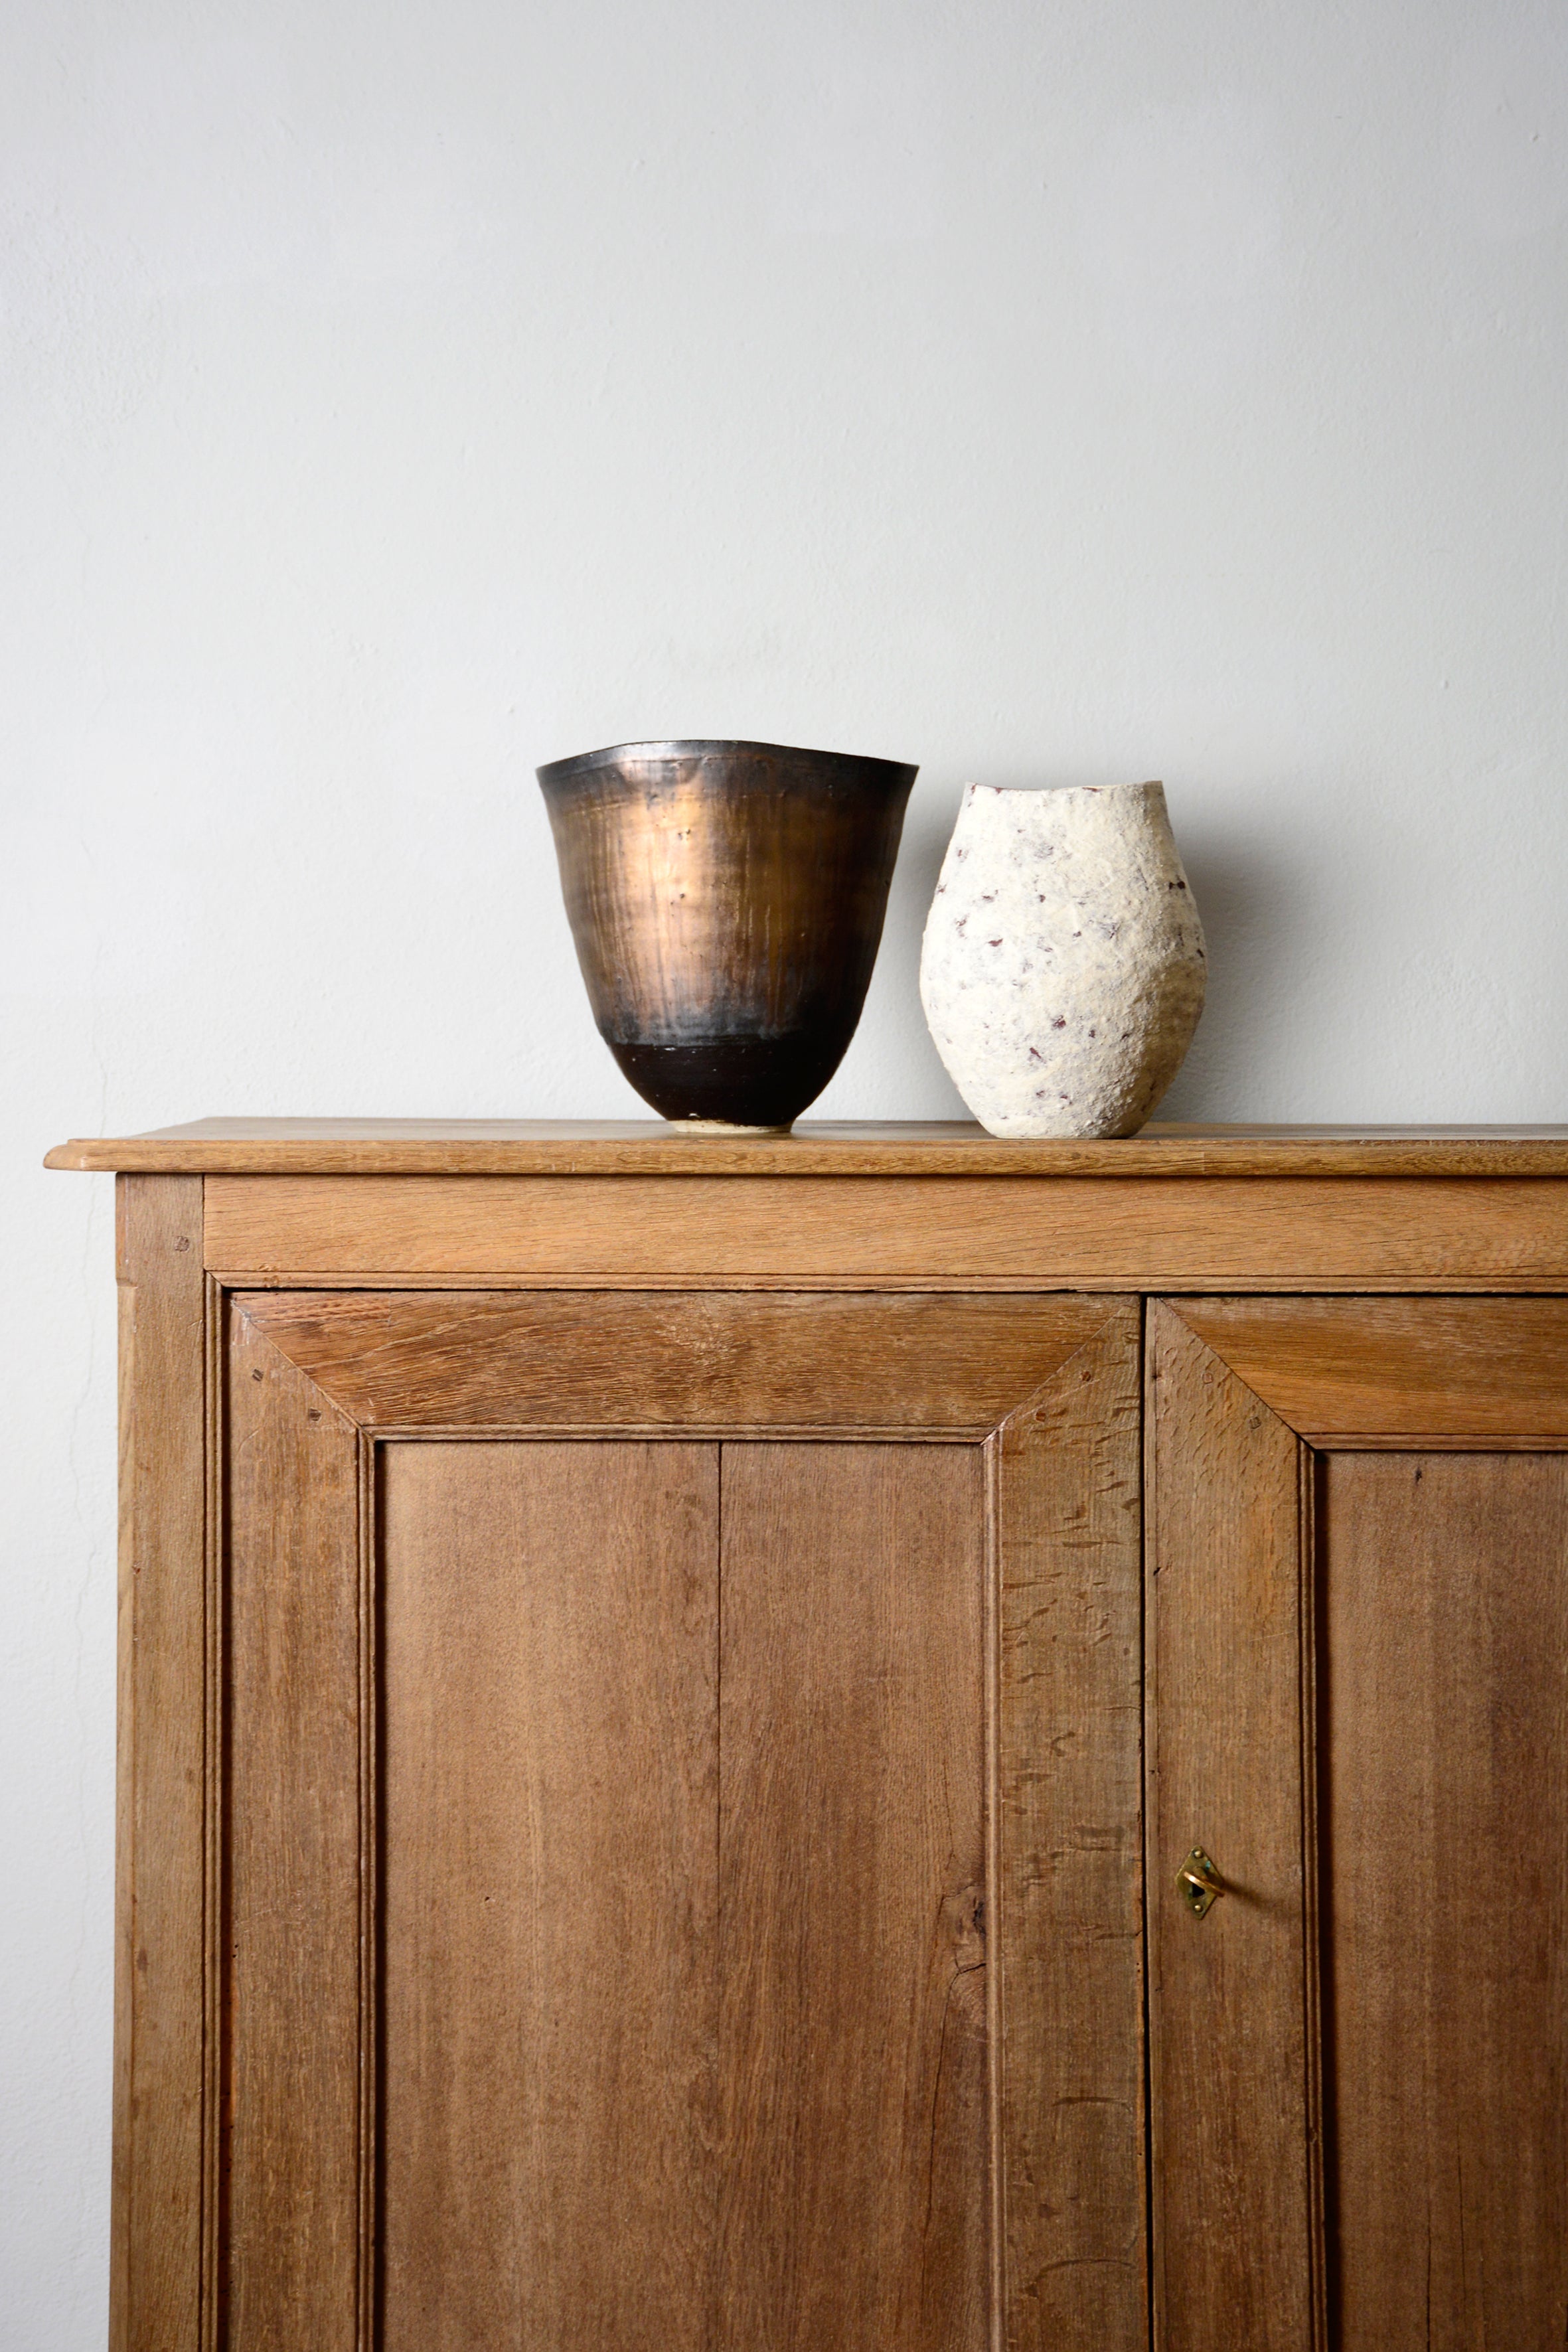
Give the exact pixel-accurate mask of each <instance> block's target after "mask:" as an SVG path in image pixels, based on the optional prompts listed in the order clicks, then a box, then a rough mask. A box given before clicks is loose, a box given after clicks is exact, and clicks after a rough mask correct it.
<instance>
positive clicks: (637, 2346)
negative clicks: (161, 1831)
mask: <svg viewBox="0 0 1568 2352" xmlns="http://www.w3.org/2000/svg"><path fill="white" fill-rule="evenodd" d="M718 1468H719V1465H718V1448H717V1447H716V1446H713V1445H680V1444H673V1445H649V1444H640V1445H639V1444H616V1445H572V1444H538V1445H443V1444H425V1445H397V1446H392V1447H389V1448H387V1449H386V1451H385V1453H384V1457H383V1467H382V1489H381V1525H380V1547H379V1549H380V1564H381V1617H382V1632H381V1644H382V1688H383V1698H382V1709H383V1728H382V1739H381V1748H382V1756H381V1773H380V1782H381V1838H382V1851H383V1855H384V1860H383V1865H382V1902H383V1917H384V1927H383V1948H384V1962H383V1969H384V1977H383V1993H382V2042H383V2051H384V2058H383V2081H384V2088H383V2094H382V2109H381V2128H380V2138H381V2145H382V2149H383V2158H382V2168H383V2221H382V2230H383V2241H384V2264H385V2269H384V2319H383V2336H382V2342H383V2344H384V2347H386V2352H471V2347H475V2346H479V2345H491V2344H528V2345H536V2346H539V2347H546V2346H548V2347H563V2352H564V2347H569V2346H570V2347H577V2352H677V2347H679V2352H688V2347H690V2352H699V2347H702V2345H703V2344H704V2341H705V2334H704V2331H705V2326H706V2315H707V2310H708V2305H709V2299H710V2263H711V2251H712V2238H713V2200H714V2096H715V2087H716V2074H715V2065H716V2056H717V2047H716V2045H717V2022H718V2019H717V1996H718V1970H717V1965H716V1948H715V1927H716V1915H715V1896H716V1885H715V1865H716V1853H715V1842H714V1835H713V1829H714V1815H715V1807H716V1801H717V1785H718V1721H717V1699H718V1692H717V1677H716V1667H717V1658H716V1654H715V1634H716V1631H717V1623H718V1604H717V1591H716V1569H717V1560H718V1544H717V1536H718V1487H719V1477H718Z"/></svg>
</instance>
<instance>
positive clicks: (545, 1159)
mask: <svg viewBox="0 0 1568 2352" xmlns="http://www.w3.org/2000/svg"><path fill="white" fill-rule="evenodd" d="M44 1164H45V1166H46V1167H48V1168H75V1169H88V1170H100V1171H103V1170H118V1171H121V1172H124V1173H132V1174H142V1175H162V1176H191V1175H238V1176H650V1175H651V1176H1034V1177H1041V1176H1368V1175H1374V1176H1568V1127H1373V1126H1366V1127H1356V1126H1343V1127H1282V1126H1273V1127H1268V1126H1258V1127H1249V1126H1232V1127H1199V1126H1177V1125H1167V1124H1164V1123H1162V1122H1155V1123H1153V1124H1152V1125H1150V1126H1148V1127H1146V1128H1144V1129H1142V1133H1141V1134H1138V1135H1135V1136H1129V1137H1124V1138H1120V1139H1116V1140H1114V1141H1109V1142H1100V1143H1079V1142H1055V1141H1048V1142H1047V1141H1042V1142H1007V1141H1000V1140H998V1139H997V1138H996V1137H994V1136H991V1135H987V1134H986V1132H985V1130H984V1128H981V1127H978V1126H975V1125H973V1123H971V1122H969V1121H965V1120H960V1119H952V1120H930V1121H924V1122H919V1123H916V1122H910V1123H904V1122H900V1121H896V1120H885V1121H884V1120H879V1121H874V1122H871V1121H868V1122H863V1123H858V1122H849V1121H830V1120H821V1121H812V1120H805V1121H803V1122H802V1123H801V1124H800V1125H798V1126H797V1127H796V1128H795V1129H794V1131H793V1132H792V1133H790V1134H788V1135H763V1136H758V1135H714V1134H694V1133H692V1132H691V1131H690V1130H689V1129H685V1128H682V1127H679V1126H677V1125H667V1124H665V1123H664V1122H662V1121H659V1120H655V1119H420V1118H403V1119H398V1118H330V1119H307V1118H203V1119H196V1120H194V1121H193V1122H192V1123H191V1124H190V1125H189V1126H186V1127H163V1128H154V1129H152V1130H151V1132H149V1133H148V1134H145V1135H132V1136H102V1137H98V1136H89V1137H83V1138H78V1139H74V1140H73V1141H71V1142H69V1143H62V1144H58V1145H57V1146H56V1148H55V1150H53V1151H51V1152H50V1153H49V1154H48V1157H47V1160H46V1161H45V1163H44Z"/></svg>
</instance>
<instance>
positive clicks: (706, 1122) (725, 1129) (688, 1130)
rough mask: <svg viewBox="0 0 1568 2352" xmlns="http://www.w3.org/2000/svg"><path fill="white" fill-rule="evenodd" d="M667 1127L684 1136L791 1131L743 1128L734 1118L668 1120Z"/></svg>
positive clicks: (784, 1132)
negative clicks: (676, 1130)
mask: <svg viewBox="0 0 1568 2352" xmlns="http://www.w3.org/2000/svg"><path fill="white" fill-rule="evenodd" d="M790 1124H791V1125H793V1124H794V1122H793V1121H792V1122H791V1123H790ZM665 1125H666V1127H673V1128H675V1129H678V1130H679V1133H680V1134H682V1135H787V1134H788V1133H789V1131H790V1129H789V1127H788V1126H785V1127H743V1126H742V1124H741V1122H740V1121H739V1120H738V1119H733V1118H667V1119H666V1120H665Z"/></svg>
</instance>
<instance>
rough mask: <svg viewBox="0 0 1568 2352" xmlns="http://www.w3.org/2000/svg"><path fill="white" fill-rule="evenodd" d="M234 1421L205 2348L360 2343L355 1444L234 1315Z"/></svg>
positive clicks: (337, 2351)
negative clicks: (220, 2115)
mask: <svg viewBox="0 0 1568 2352" xmlns="http://www.w3.org/2000/svg"><path fill="white" fill-rule="evenodd" d="M228 1411H229V1426H228V1438H229V1443H228V1512H229V1546H228V1563H227V1565H228V1577H227V1644H228V1667H227V1691H226V1698H227V1708H226V1712H227V1722H226V1769H227V1806H226V1823H227V1833H226V1906H225V1912H226V1916H225V1933H224V1944H225V1953H226V1963H227V1965H226V1987H225V2016H226V2066H225V2116H226V2214H225V2230H224V2254H225V2261H224V2266H223V2277H222V2294H223V2314H224V2326H223V2331H222V2334H221V2338H220V2340H221V2342H222V2344H223V2346H224V2347H225V2352H272V2347H280V2346H283V2345H289V2346H293V2345H300V2346H305V2345H309V2346H310V2352H356V2347H358V2346H359V2344H360V2341H361V2322H362V2317H363V2309H362V2306H363V2302H364V2300H365V2299H366V2297H367V2294H368V2285H369V2283H368V2281H367V2280H365V2279H364V2278H363V2275H362V2268H361V2246H360V2234H361V2233H360V2222H361V2216H360V2210H359V2175H360V2158H361V2148H360V2102H359V2050H360V2038H361V2022H362V2021H361V1998H362V1990H363V1989H362V1983H361V1975H360V1963H361V1951H360V1927H361V1922H360V1903H359V1890H360V1867H361V1841H360V1805H361V1788H360V1689H359V1675H360V1637H361V1625H360V1575H359V1551H358V1539H359V1538H358V1522H359V1494H358V1486H359V1479H358V1440H357V1433H356V1432H355V1430H354V1428H353V1423H351V1422H350V1421H349V1420H348V1419H347V1418H346V1417H345V1416H344V1415H343V1414H342V1413H340V1412H338V1411H337V1409H336V1407H335V1406H334V1405H332V1404H331V1402H330V1401H329V1400H328V1399H327V1398H325V1397H324V1396H322V1394H321V1391H319V1390H318V1389H316V1388H314V1387H313V1386H312V1385H311V1383H310V1381H308V1380H307V1379H306V1378H305V1376H304V1374H303V1373H302V1372H300V1371H299V1370H296V1368H295V1367H294V1366H293V1365H292V1364H290V1363H289V1360H288V1359H287V1358H286V1357H284V1356H282V1355H280V1354H279V1351H278V1349H275V1348H274V1347H273V1346H272V1345H271V1343H270V1342H269V1341H268V1339H265V1338H264V1337H263V1336H262V1334H261V1333H259V1332H258V1331H257V1330H256V1329H255V1328H253V1327H252V1326H251V1325H249V1324H247V1323H246V1322H245V1321H244V1320H243V1319H241V1318H235V1320H234V1323H233V1327H232V1329H231V1332H230V1337H229V1348H228ZM149 2352H151V2347H149Z"/></svg>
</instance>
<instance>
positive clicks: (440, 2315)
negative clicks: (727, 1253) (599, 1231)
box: [209, 1293, 1146, 2352]
mask: <svg viewBox="0 0 1568 2352" xmlns="http://www.w3.org/2000/svg"><path fill="white" fill-rule="evenodd" d="M813 1328H816V1332H817V1339H816V1352H814V1345H813V1341H812V1337H811V1334H812V1330H813ZM227 1332H228V1352H227V1367H226V1370H227V1380H226V1394H227V1399H228V1406H227V1423H226V1443H225V1447H224V1461H225V1465H226V1472H225V1475H226V1503H225V1507H224V1510H223V1512H222V1514H221V1515H220V1516H221V1524H222V1525H223V1528H224V1529H225V1541H224V1553H225V1559H224V1568H223V1572H222V1575H221V1576H220V1579H219V1582H218V1591H219V1592H220V1594H221V1596H222V1598H223V1602H224V1606H225V1609H226V1628H225V1632H224V1635H223V1640H222V1643H221V1644H220V1646H219V1651H218V1653H217V1654H218V1657H219V1662H220V1666H221V1676H220V1680H219V1682H218V1683H217V1685H216V1687H215V1694H214V1706H215V1710H216V1713H215V1721H216V1725H217V1727H218V1730H219V1734H220V1740H219V1745H220V1748H221V1755H222V1759H223V1760H222V1768H221V1769H222V1782H223V1785H224V1787H225V1789H226V1800H225V1806H224V1810H223V1812H222V1815H221V1818H220V1819H218V1820H217V1821H216V1822H215V1824H214V1837H215V1852H216V1856H217V1864H218V1870H217V1878H216V1885H217V1888H218V1892H219V1897H220V1899H219V1903H218V1906H217V1907H216V1911H215V1913H214V1915H213V1916H214V1919H215V1921H216V1937H215V1941H216V1950H217V1952H218V1955H219V1958H220V1961H221V1965H220V1966H219V1968H218V1977H219V1979H220V1980H221V1985H222V1994H223V1998H222V2002H221V2006H220V2008H219V2009H218V2011H216V2021H217V2022H216V2028H215V2032H214V2034H213V2037H212V2042H211V2043H210V2045H209V2046H211V2047H213V2048H215V2049H216V2051H217V2052H218V2053H219V2055H220V2061H221V2073H222V2084H221V2087H222V2094H223V2096H222V2101H221V2113H220V2115H219V2132H218V2156H219V2163H218V2170H219V2172H220V2174H221V2177H222V2180H223V2183H224V2193H223V2196H222V2198H221V2200H219V2202H218V2203H217V2205H216V2206H215V2207H214V2208H213V2209H211V2222H210V2228H211V2242H212V2245H213V2248H214V2257H213V2263H214V2266H213V2272H212V2276H213V2278H214V2279H215V2280H216V2284H217V2288H218V2296H217V2302H218V2308H217V2311H216V2314H213V2315H211V2318H210V2321H209V2325H210V2326H211V2327H212V2329H213V2330H214V2331H215V2333H214V2340H215V2342H216V2344H218V2345H221V2346H222V2347H225V2348H226V2352H270V2347H272V2346H273V2345H275V2344H278V2343H284V2342H288V2343H293V2342H300V2343H309V2344H310V2347H311V2352H371V2347H373V2346H381V2347H384V2352H400V2348H401V2352H412V2347H415V2346H419V2347H425V2346H426V2345H428V2346H431V2347H435V2352H458V2347H469V2346H472V2345H477V2344H480V2343H483V2344H487V2345H488V2344H489V2343H491V2342H499V2341H510V2342H518V2343H523V2344H526V2345H527V2346H529V2347H530V2352H568V2347H570V2352H640V2347H643V2346H645V2345H646V2346H648V2347H652V2346H654V2345H656V2344H657V2345H658V2347H660V2352H664V2347H668V2352H714V2347H719V2346H722V2347H724V2352H763V2347H765V2352H849V2347H857V2352H858V2347H860V2346H862V2345H865V2344H867V2343H871V2342H875V2343H877V2344H878V2345H879V2346H886V2347H889V2352H980V2347H982V2346H987V2347H988V2346H990V2345H991V2344H992V2343H996V2344H999V2345H1000V2344H1003V2343H1005V2345H1006V2346H1007V2347H1009V2352H1047V2347H1048V2352H1137V2347H1141V2346H1142V2343H1143V2341H1144V2337H1145V2333H1146V2326H1145V2318H1144V2311H1145V2304H1144V2276H1143V2263H1142V2247H1143V2242H1144V2229H1145V2224H1144V2189H1143V2161H1144V2147H1143V2118H1142V2096H1141V2086H1142V1947H1141V1941H1140V1937H1139V1935H1138V1932H1137V1928H1138V1920H1139V1916H1140V1906H1141V1870H1142V1831H1141V1815H1140V1803H1141V1794H1140V1776H1139V1707H1138V1692H1139V1632H1138V1619H1139V1606H1140V1603H1139V1590H1138V1568H1139V1545H1138V1528H1137V1499H1138V1498H1137V1478H1138V1469H1137V1438H1138V1423H1139V1398H1138V1333H1139V1309H1138V1307H1137V1306H1136V1304H1135V1303H1131V1302H1126V1301H1105V1300H1095V1299H1089V1298H1083V1297H1064V1298H1057V1299H1051V1298H1027V1299H1014V1298H1006V1299H1002V1300H995V1301H992V1300H986V1301H976V1300H973V1299H963V1298H958V1299H954V1298H951V1297H948V1298H935V1299H933V1298H925V1297H897V1298H882V1299H876V1298H866V1297H861V1298H835V1299H832V1300H829V1301H826V1302H824V1301H822V1300H820V1299H805V1300H803V1299H798V1298H792V1297H761V1298H757V1297H707V1298H704V1299H702V1300H701V1301H700V1302H697V1303H696V1304H695V1305H694V1304H693V1302H690V1301H683V1300H677V1301H673V1302H672V1301H670V1300H668V1299H667V1298H664V1297H655V1298H651V1299H650V1298H645V1297H635V1296H634V1297H624V1296H611V1297H605V1298H601V1299H599V1300H596V1301H584V1298H583V1297H581V1296H579V1295H570V1296H567V1297H562V1298H551V1297H541V1296H538V1295H531V1296H530V1297H527V1298H524V1299H521V1300H510V1299H506V1298H500V1299H498V1298H497V1297H495V1296H494V1295H493V1294H490V1293H481V1294H477V1295H474V1296H467V1295H464V1296H453V1297H441V1298H433V1297H430V1296H429V1295H428V1294H426V1295H422V1296H420V1297H417V1298H416V1299H413V1300H404V1299H399V1298H397V1297H376V1296H365V1295H356V1296H354V1297H345V1298H340V1297H332V1298H331V1299H328V1300H326V1301H322V1300H320V1299H314V1298H300V1297H289V1296H287V1295H279V1296H272V1295H268V1296H265V1297H260V1298H255V1297H246V1298H242V1299H238V1300H236V1301H235V1302H234V1303H233V1307H232V1309H231V1311H230V1313H229V1315H228V1320H227ZM683 1364H684V1365H685V1366H686V1367H687V1369H688V1370H689V1379H687V1380H684V1381H683V1378H682V1366H683ZM999 1415H1000V1418H998V1416H999ZM731 1426H732V1427H735V1428H736V1429H737V1430H738V1431H740V1432H741V1434H739V1435H737V1436H735V1437H728V1436H724V1434H723V1433H724V1431H725V1429H726V1428H727V1427H731ZM574 1432H575V1434H574ZM895 1438H896V1440H897V1442H889V1441H891V1440H893V1439H895ZM998 1774H1000V1776H1001V1777H1000V1779H998V1777H997V1776H998ZM988 1888H989V1889H990V1890H991V1891H990V1892H989V1894H988V1892H987V1889H988ZM1086 2002H1088V2003H1089V2004H1090V2005H1091V2006H1092V2009H1093V2018H1092V2021H1091V2022H1090V2023H1089V2026H1088V2027H1087V2029H1086V2030H1084V2031H1082V2032H1079V2030H1078V2026H1079V2021H1080V2020H1081V2018H1082V2016H1083V2011H1084V2008H1085V2004H1086ZM215 2112H217V2110H216V2109H215ZM209 2310H210V2305H209Z"/></svg>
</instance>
